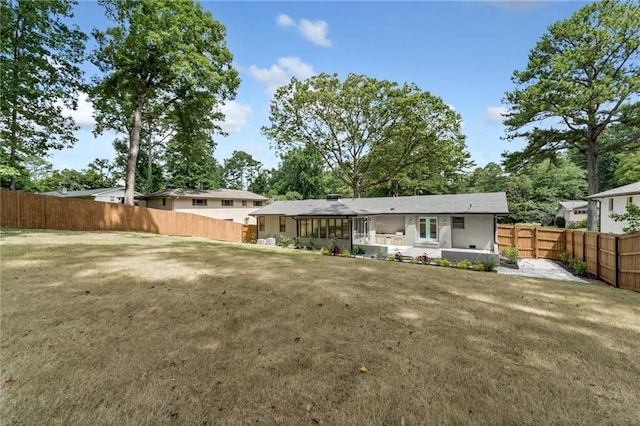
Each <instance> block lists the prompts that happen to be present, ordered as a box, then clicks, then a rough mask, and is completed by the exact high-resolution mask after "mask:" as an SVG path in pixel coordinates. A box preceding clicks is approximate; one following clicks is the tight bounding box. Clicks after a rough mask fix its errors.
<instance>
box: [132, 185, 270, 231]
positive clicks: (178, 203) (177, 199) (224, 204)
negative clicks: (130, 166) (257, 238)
mask: <svg viewBox="0 0 640 426" xmlns="http://www.w3.org/2000/svg"><path fill="white" fill-rule="evenodd" d="M138 198H139V199H140V200H143V201H145V202H146V206H147V207H148V208H152V209H160V210H171V211H176V212H183V213H193V214H199V215H201V216H207V217H211V218H214V219H221V220H228V221H231V222H237V223H243V224H249V225H255V224H256V219H255V217H252V216H250V214H251V213H253V212H254V211H255V210H257V209H258V208H260V207H263V206H266V205H267V201H268V200H269V199H268V198H267V197H263V196H262V195H258V194H255V193H253V192H250V191H241V190H237V189H189V188H171V187H168V188H167V189H165V190H164V191H158V192H154V193H152V194H145V195H142V196H140V197H138Z"/></svg>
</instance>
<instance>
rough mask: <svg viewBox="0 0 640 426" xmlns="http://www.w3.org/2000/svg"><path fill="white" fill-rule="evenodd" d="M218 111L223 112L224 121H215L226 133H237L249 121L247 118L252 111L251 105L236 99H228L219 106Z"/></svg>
mask: <svg viewBox="0 0 640 426" xmlns="http://www.w3.org/2000/svg"><path fill="white" fill-rule="evenodd" d="M220 111H221V112H222V113H223V114H224V116H225V119H224V121H217V122H216V124H217V125H219V126H220V127H221V128H222V130H224V131H225V132H227V133H230V134H231V133H237V132H239V131H240V129H241V128H242V127H243V126H244V125H245V124H247V123H248V122H249V118H250V117H251V114H252V113H253V111H252V109H251V105H247V104H243V103H240V102H236V101H228V102H226V103H225V104H224V105H222V106H221V107H220Z"/></svg>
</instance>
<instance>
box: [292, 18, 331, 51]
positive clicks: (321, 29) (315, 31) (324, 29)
mask: <svg viewBox="0 0 640 426" xmlns="http://www.w3.org/2000/svg"><path fill="white" fill-rule="evenodd" d="M298 31H300V34H302V37H304V38H306V39H307V40H309V41H310V42H311V43H314V44H317V45H318V46H323V47H331V46H332V43H331V40H329V39H328V38H327V33H328V32H329V25H327V23H326V22H325V21H309V20H307V19H301V20H300V24H298Z"/></svg>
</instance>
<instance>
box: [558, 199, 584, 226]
mask: <svg viewBox="0 0 640 426" xmlns="http://www.w3.org/2000/svg"><path fill="white" fill-rule="evenodd" d="M587 204H588V202H587V201H584V200H568V201H559V202H558V208H557V210H556V216H560V217H563V218H564V224H565V225H564V226H565V228H566V227H567V226H569V224H570V223H571V222H577V221H579V220H586V219H587Z"/></svg>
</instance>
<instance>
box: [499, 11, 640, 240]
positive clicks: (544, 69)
mask: <svg viewBox="0 0 640 426" xmlns="http://www.w3.org/2000/svg"><path fill="white" fill-rule="evenodd" d="M639 63H640V6H638V4H637V3H636V2H632V1H620V0H603V1H598V2H592V3H589V4H587V5H586V6H584V7H583V8H581V9H580V10H579V11H578V12H576V13H575V14H574V15H573V16H572V17H571V18H569V19H567V20H563V21H559V22H557V23H555V24H553V25H551V26H550V27H549V29H548V32H547V33H546V34H544V35H543V36H542V38H541V39H540V41H539V42H538V43H537V44H536V46H535V47H534V48H533V49H532V50H531V52H530V54H529V62H528V64H527V68H526V69H525V70H524V71H515V72H514V75H513V82H514V84H515V85H516V88H515V89H514V90H513V91H511V92H507V93H506V95H505V102H506V104H507V105H508V106H509V112H508V114H507V116H506V119H505V122H504V123H505V125H506V126H507V132H508V139H510V140H513V139H517V138H525V139H526V140H527V142H528V144H527V146H526V147H525V148H524V149H523V150H522V151H519V152H514V153H508V152H507V153H505V154H504V156H505V160H506V165H507V168H508V169H509V170H515V169H517V168H519V167H521V166H523V165H526V164H529V163H531V162H537V161H540V160H542V159H554V158H556V156H557V154H558V153H559V152H561V151H563V150H566V149H573V150H574V151H575V153H577V154H578V155H580V156H582V157H583V158H584V159H585V163H586V169H587V178H588V194H589V195H590V194H594V193H596V192H598V170H597V160H598V156H600V155H603V154H605V153H607V152H619V151H621V150H629V149H638V147H640V132H638V131H637V129H638V128H639V127H640V105H639V104H638V100H637V94H638V93H640V66H639V65H638V64H639ZM616 126H619V127H620V128H622V129H635V130H632V131H630V132H627V133H625V132H620V137H619V138H615V139H608V140H606V141H605V140H601V138H600V136H601V135H602V133H603V131H604V130H605V129H607V127H610V128H615V127H616ZM588 217H589V229H590V230H594V229H595V228H596V225H597V224H596V205H595V202H594V201H590V202H589V207H588Z"/></svg>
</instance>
